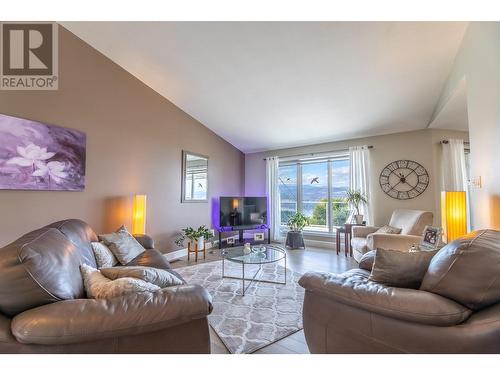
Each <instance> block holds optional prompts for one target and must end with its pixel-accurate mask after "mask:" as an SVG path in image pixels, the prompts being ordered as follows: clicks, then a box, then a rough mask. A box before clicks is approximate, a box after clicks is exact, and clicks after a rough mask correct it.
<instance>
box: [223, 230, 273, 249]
mask: <svg viewBox="0 0 500 375" xmlns="http://www.w3.org/2000/svg"><path fill="white" fill-rule="evenodd" d="M247 230H253V231H255V230H262V231H264V230H266V231H267V241H266V240H264V241H259V242H255V241H254V240H253V239H252V240H247V241H245V238H244V233H245V231H247ZM218 232H219V249H222V233H224V232H238V242H235V243H234V244H233V245H232V246H243V244H244V243H245V242H250V243H252V244H253V243H265V242H267V243H268V244H271V228H270V227H266V228H259V227H257V228H255V227H248V228H241V227H238V228H224V229H221V230H219V231H218Z"/></svg>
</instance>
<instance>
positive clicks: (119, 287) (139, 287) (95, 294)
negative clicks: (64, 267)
mask: <svg viewBox="0 0 500 375" xmlns="http://www.w3.org/2000/svg"><path fill="white" fill-rule="evenodd" d="M80 272H81V273H82V277H83V285H84V287H85V292H86V293H87V297H89V298H96V299H109V298H114V297H119V296H123V295H125V294H129V293H139V292H155V291H157V290H160V287H159V286H157V285H154V284H151V283H148V282H146V281H143V280H139V279H134V278H133V277H124V278H122V279H117V280H110V279H108V278H107V277H105V276H103V275H102V274H101V272H100V271H99V270H96V269H95V268H93V267H90V266H88V265H86V264H82V265H81V266H80Z"/></svg>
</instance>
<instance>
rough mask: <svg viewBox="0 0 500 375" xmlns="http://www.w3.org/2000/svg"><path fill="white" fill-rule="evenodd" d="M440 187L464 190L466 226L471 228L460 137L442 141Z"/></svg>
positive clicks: (463, 151)
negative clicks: (446, 141) (445, 141)
mask: <svg viewBox="0 0 500 375" xmlns="http://www.w3.org/2000/svg"><path fill="white" fill-rule="evenodd" d="M441 176H442V179H441V180H442V181H441V187H442V190H443V191H465V193H466V199H467V227H468V230H469V232H470V230H471V220H470V219H471V209H470V199H469V198H470V197H469V189H468V186H467V167H466V161H465V148H464V141H463V140H462V139H449V140H448V143H443V155H442V158H441Z"/></svg>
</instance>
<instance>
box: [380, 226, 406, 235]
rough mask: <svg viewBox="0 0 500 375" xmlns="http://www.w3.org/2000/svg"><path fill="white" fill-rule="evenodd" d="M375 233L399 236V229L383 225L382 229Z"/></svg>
mask: <svg viewBox="0 0 500 375" xmlns="http://www.w3.org/2000/svg"><path fill="white" fill-rule="evenodd" d="M375 233H387V234H400V233H401V228H396V227H391V226H390V225H384V226H383V227H381V228H379V229H377V231H376V232H375Z"/></svg>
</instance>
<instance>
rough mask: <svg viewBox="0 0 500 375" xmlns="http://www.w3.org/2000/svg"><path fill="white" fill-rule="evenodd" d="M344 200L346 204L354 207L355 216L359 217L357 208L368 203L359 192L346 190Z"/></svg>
mask: <svg viewBox="0 0 500 375" xmlns="http://www.w3.org/2000/svg"><path fill="white" fill-rule="evenodd" d="M345 200H346V202H347V203H350V204H352V205H353V206H354V209H355V210H356V215H359V206H360V205H361V203H368V200H367V199H366V197H365V196H364V195H363V194H361V192H360V191H359V190H348V191H347V196H346V199H345Z"/></svg>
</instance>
